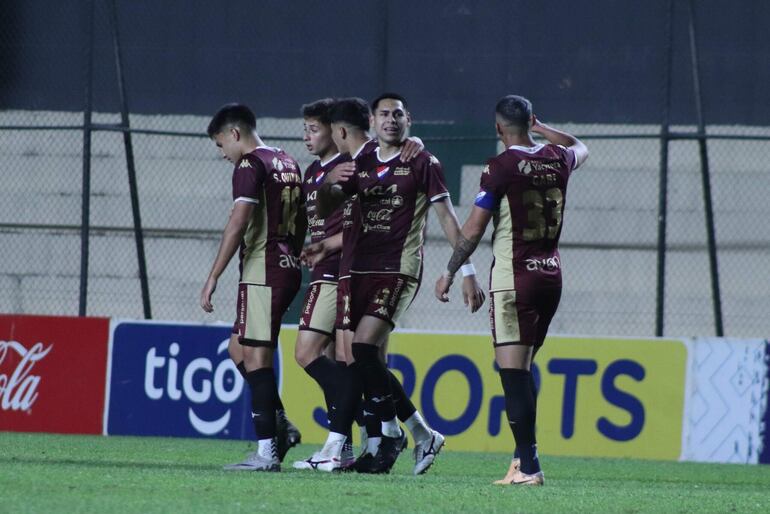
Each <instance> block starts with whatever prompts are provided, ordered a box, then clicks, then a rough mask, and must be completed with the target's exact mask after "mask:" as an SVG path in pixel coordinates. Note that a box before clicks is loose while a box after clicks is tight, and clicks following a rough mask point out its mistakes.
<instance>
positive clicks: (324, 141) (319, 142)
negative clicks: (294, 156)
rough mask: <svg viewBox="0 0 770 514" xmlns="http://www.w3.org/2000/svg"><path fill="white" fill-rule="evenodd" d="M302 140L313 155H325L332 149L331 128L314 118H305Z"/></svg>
mask: <svg viewBox="0 0 770 514" xmlns="http://www.w3.org/2000/svg"><path fill="white" fill-rule="evenodd" d="M303 140H304V141H305V146H306V147H307V150H308V152H310V153H311V154H313V155H326V154H327V153H329V152H330V151H331V150H333V148H332V147H333V146H334V141H333V140H332V128H331V127H330V126H329V125H326V124H324V123H321V122H320V121H319V120H317V119H315V118H305V136H304V138H303Z"/></svg>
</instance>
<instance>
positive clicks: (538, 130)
mask: <svg viewBox="0 0 770 514" xmlns="http://www.w3.org/2000/svg"><path fill="white" fill-rule="evenodd" d="M529 130H531V131H532V132H534V133H535V134H542V133H543V124H542V123H540V120H539V119H537V116H535V115H534V114H532V126H531V127H529Z"/></svg>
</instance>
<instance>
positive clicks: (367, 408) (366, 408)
mask: <svg viewBox="0 0 770 514" xmlns="http://www.w3.org/2000/svg"><path fill="white" fill-rule="evenodd" d="M362 405H363V409H362V412H363V416H364V426H365V427H366V433H367V434H368V436H369V437H382V426H381V425H380V418H378V417H377V415H376V414H375V413H374V412H375V406H374V402H373V401H372V400H364V401H363V403H362Z"/></svg>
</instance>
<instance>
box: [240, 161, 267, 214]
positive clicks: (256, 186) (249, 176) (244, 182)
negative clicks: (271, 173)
mask: <svg viewBox="0 0 770 514" xmlns="http://www.w3.org/2000/svg"><path fill="white" fill-rule="evenodd" d="M266 174H267V172H266V170H265V165H264V164H262V161H260V160H259V159H257V158H251V157H250V156H248V155H246V156H244V157H243V158H242V159H241V160H240V161H238V164H236V165H235V170H234V171H233V201H234V202H248V203H259V199H260V197H261V196H262V195H261V193H262V188H263V187H264V183H265V175H266Z"/></svg>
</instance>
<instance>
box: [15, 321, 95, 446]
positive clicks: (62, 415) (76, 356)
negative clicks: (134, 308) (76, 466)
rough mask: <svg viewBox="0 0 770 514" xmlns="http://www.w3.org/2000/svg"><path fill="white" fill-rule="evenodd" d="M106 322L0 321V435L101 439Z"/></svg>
mask: <svg viewBox="0 0 770 514" xmlns="http://www.w3.org/2000/svg"><path fill="white" fill-rule="evenodd" d="M109 331H110V322H109V319H107V318H74V317H58V316H56V317H55V316H22V315H0V430H8V431H16V432H55V433H63V434H101V433H102V423H103V416H104V388H105V383H106V375H107V347H108V340H109Z"/></svg>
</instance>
